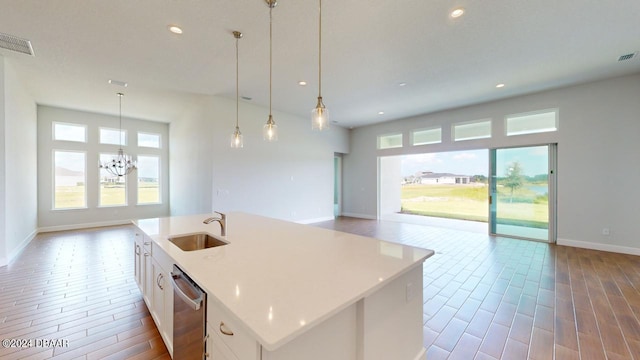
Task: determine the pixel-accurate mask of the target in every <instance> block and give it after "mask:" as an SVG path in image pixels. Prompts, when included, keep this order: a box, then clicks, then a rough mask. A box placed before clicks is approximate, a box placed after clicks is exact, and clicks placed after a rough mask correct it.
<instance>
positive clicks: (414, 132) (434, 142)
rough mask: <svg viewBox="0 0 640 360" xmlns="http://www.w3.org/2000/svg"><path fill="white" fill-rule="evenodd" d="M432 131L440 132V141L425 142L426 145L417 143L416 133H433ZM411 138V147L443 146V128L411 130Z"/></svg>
mask: <svg viewBox="0 0 640 360" xmlns="http://www.w3.org/2000/svg"><path fill="white" fill-rule="evenodd" d="M432 130H439V131H440V139H439V140H438V141H433V142H425V143H419V144H416V143H415V134H416V133H418V132H428V131H432ZM410 137H411V146H424V145H433V144H441V143H442V126H434V127H429V128H422V129H415V130H411V134H410Z"/></svg>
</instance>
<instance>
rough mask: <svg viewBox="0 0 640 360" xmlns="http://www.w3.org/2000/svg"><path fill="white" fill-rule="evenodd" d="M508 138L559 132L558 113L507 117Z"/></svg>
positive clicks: (542, 112) (535, 113)
mask: <svg viewBox="0 0 640 360" xmlns="http://www.w3.org/2000/svg"><path fill="white" fill-rule="evenodd" d="M506 122H507V126H506V128H507V136H512V135H524V134H535V133H541V132H549V131H557V130H558V111H557V110H551V111H549V110H543V111H539V112H534V113H526V114H515V115H507V117H506Z"/></svg>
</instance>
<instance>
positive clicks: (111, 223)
mask: <svg viewBox="0 0 640 360" xmlns="http://www.w3.org/2000/svg"><path fill="white" fill-rule="evenodd" d="M131 223H132V222H131V220H114V221H101V222H94V223H85V224H72V225H59V226H47V227H43V228H39V229H38V233H46V232H53V231H65V230H79V229H89V228H96V227H104V226H116V225H130V224H131Z"/></svg>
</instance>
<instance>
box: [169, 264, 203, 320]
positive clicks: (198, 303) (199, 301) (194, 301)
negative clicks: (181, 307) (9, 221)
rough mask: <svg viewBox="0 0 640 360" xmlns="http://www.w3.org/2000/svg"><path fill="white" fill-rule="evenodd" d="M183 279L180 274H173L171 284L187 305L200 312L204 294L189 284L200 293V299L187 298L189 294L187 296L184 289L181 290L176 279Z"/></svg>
mask: <svg viewBox="0 0 640 360" xmlns="http://www.w3.org/2000/svg"><path fill="white" fill-rule="evenodd" d="M181 277H182V276H180V274H174V273H171V283H172V284H173V289H174V290H175V293H176V294H178V296H180V298H181V299H182V300H184V301H185V302H186V303H187V304H189V305H190V306H191V308H192V309H193V310H196V311H197V310H200V306H202V292H201V291H200V290H198V289H196V288H195V287H193V286H192V285H191V284H188V286H190V287H191V288H192V289H193V290H194V291H195V292H197V293H200V296H198V298H196V299H192V298H190V297H189V296H187V294H185V293H184V292H183V291H182V289H180V286H178V283H177V282H176V279H179V278H181Z"/></svg>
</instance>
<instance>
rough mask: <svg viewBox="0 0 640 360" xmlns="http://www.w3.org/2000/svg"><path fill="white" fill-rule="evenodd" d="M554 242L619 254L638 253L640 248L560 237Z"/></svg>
mask: <svg viewBox="0 0 640 360" xmlns="http://www.w3.org/2000/svg"><path fill="white" fill-rule="evenodd" d="M556 244H557V245H563V246H573V247H577V248H583V249H591V250H600V251H608V252H614V253H620V254H629V255H640V248H634V247H628V246H620V245H611V244H602V243H593V242H588V241H579V240H570V239H560V238H558V240H557V241H556Z"/></svg>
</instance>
